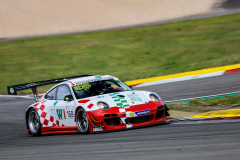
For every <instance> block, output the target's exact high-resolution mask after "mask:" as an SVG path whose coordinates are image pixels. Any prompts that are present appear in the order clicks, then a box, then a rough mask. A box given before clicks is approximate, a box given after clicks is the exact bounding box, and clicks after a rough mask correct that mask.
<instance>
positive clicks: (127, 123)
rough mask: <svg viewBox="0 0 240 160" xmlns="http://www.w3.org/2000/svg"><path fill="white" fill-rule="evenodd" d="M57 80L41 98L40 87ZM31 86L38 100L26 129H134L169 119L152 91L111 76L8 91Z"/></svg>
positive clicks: (37, 131) (34, 132)
mask: <svg viewBox="0 0 240 160" xmlns="http://www.w3.org/2000/svg"><path fill="white" fill-rule="evenodd" d="M53 83H58V84H57V85H55V86H54V87H52V88H51V89H50V90H48V91H47V92H46V93H45V94H44V95H43V96H42V97H41V98H40V97H39V96H38V94H37V87H38V86H42V85H48V84H53ZM28 88H31V89H32V91H33V94H34V96H35V100H36V101H37V102H36V103H34V104H32V105H30V106H29V107H28V108H27V110H26V114H25V119H26V126H27V131H28V133H29V134H31V135H34V136H38V135H41V134H49V133H74V132H80V133H91V132H101V131H110V130H118V129H125V128H132V127H138V126H144V125H150V124H156V123H160V122H165V121H166V116H169V114H168V112H167V111H168V108H167V106H166V105H164V104H163V102H162V100H161V98H160V97H159V96H158V95H157V94H156V93H153V92H148V91H137V90H133V88H132V87H131V86H128V85H126V84H125V83H124V82H122V81H120V80H119V79H118V78H116V77H113V76H109V75H97V76H92V75H81V76H75V77H67V78H60V79H53V80H47V81H40V82H34V83H28V84H21V85H14V86H8V94H11V95H16V94H17V91H19V90H23V89H28Z"/></svg>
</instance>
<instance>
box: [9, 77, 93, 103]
mask: <svg viewBox="0 0 240 160" xmlns="http://www.w3.org/2000/svg"><path fill="white" fill-rule="evenodd" d="M88 76H92V75H88V74H85V75H79V76H73V77H65V78H58V79H51V80H46V81H39V82H32V83H26V84H19V85H13V86H7V90H8V94H10V95H17V91H20V90H25V89H29V88H31V89H32V92H33V94H34V97H35V96H37V97H38V98H39V96H38V95H37V87H39V86H44V85H48V84H55V83H60V82H64V81H67V80H70V79H74V78H80V77H88ZM35 99H36V97H35Z"/></svg>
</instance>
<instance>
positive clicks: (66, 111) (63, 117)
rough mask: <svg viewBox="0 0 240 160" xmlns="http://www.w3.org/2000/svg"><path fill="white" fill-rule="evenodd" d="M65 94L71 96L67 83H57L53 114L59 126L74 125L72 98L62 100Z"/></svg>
mask: <svg viewBox="0 0 240 160" xmlns="http://www.w3.org/2000/svg"><path fill="white" fill-rule="evenodd" d="M65 96H72V93H71V91H70V88H69V86H68V85H67V84H63V85H59V86H58V87H57V90H56V101H55V103H54V104H55V106H54V112H55V113H54V114H53V115H55V117H54V118H56V120H58V123H59V126H75V125H76V124H75V122H74V108H75V107H74V100H72V101H64V98H65Z"/></svg>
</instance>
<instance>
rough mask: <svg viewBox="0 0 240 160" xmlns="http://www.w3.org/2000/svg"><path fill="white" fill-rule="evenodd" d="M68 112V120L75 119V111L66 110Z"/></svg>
mask: <svg viewBox="0 0 240 160" xmlns="http://www.w3.org/2000/svg"><path fill="white" fill-rule="evenodd" d="M66 112H67V118H68V119H72V118H74V114H73V110H66Z"/></svg>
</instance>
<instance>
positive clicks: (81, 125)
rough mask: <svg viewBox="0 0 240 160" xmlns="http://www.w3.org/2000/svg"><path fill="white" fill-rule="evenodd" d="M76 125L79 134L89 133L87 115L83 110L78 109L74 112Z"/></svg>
mask: <svg viewBox="0 0 240 160" xmlns="http://www.w3.org/2000/svg"><path fill="white" fill-rule="evenodd" d="M76 125H77V129H78V131H79V132H80V133H82V134H86V133H89V121H88V116H87V113H86V112H85V110H84V109H83V108H79V109H78V110H77V112H76Z"/></svg>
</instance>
